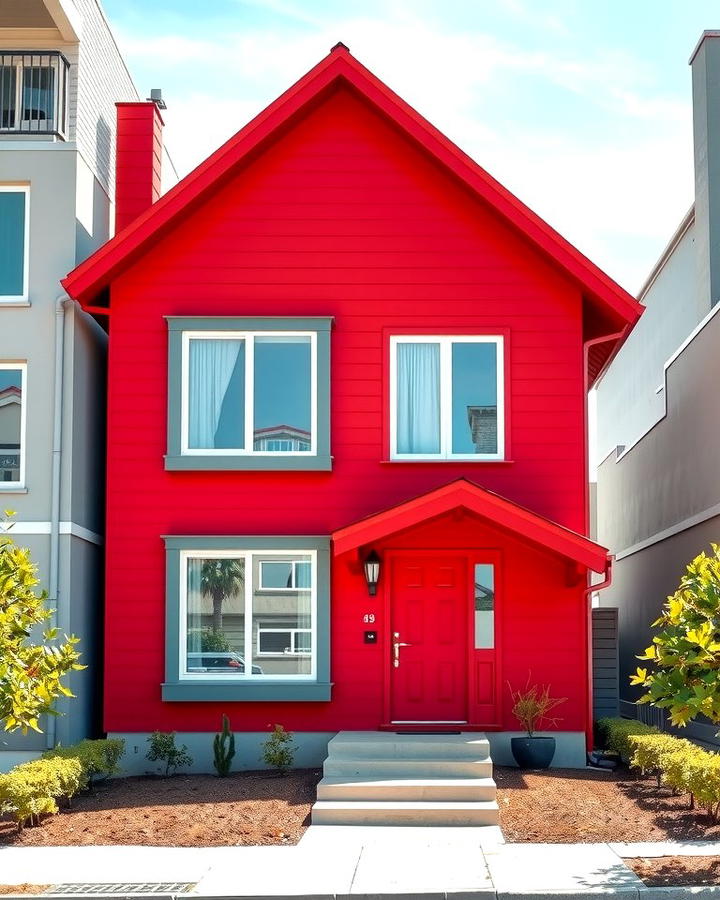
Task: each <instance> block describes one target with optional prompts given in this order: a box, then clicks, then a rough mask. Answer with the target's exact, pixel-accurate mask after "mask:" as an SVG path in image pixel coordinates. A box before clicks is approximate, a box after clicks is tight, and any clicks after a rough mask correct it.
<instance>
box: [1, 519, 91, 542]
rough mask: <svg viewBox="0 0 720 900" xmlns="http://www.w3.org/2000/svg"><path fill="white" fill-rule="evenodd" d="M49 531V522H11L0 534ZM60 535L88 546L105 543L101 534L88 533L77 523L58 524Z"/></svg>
mask: <svg viewBox="0 0 720 900" xmlns="http://www.w3.org/2000/svg"><path fill="white" fill-rule="evenodd" d="M51 530H52V523H51V522H12V521H11V522H10V523H9V525H8V527H6V528H0V534H9V535H10V537H12V536H13V535H14V534H22V535H29V534H50V532H51ZM60 534H70V535H72V536H73V537H76V538H80V540H82V541H87V542H88V543H90V544H97V545H98V546H102V545H103V543H104V542H105V539H104V537H103V536H102V535H101V534H98V533H97V532H95V531H90V529H89V528H85V527H84V526H82V525H78V524H77V522H60Z"/></svg>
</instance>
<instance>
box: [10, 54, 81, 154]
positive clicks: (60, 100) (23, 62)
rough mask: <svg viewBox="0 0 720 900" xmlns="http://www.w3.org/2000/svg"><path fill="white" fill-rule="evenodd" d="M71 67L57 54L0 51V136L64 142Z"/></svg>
mask: <svg viewBox="0 0 720 900" xmlns="http://www.w3.org/2000/svg"><path fill="white" fill-rule="evenodd" d="M69 69H70V63H69V62H68V61H67V59H65V57H64V56H63V55H62V53H60V52H59V51H57V50H51V51H36V52H28V51H24V50H3V51H0V135H3V134H30V135H35V134H37V135H40V134H49V135H54V136H56V137H59V138H61V139H62V140H66V138H67V88H68V70H69Z"/></svg>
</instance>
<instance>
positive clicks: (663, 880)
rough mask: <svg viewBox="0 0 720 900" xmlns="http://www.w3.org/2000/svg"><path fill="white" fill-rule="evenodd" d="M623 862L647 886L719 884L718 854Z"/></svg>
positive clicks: (663, 857)
mask: <svg viewBox="0 0 720 900" xmlns="http://www.w3.org/2000/svg"><path fill="white" fill-rule="evenodd" d="M625 863H627V865H628V866H630V868H631V869H632V870H633V872H634V873H635V874H636V875H637V877H638V878H640V879H641V880H642V881H644V882H645V884H646V885H647V886H648V887H673V886H675V885H679V884H682V885H697V886H699V885H705V884H720V856H661V857H659V858H657V859H645V858H642V859H626V860H625Z"/></svg>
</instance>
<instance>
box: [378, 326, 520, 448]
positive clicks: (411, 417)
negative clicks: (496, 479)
mask: <svg viewBox="0 0 720 900" xmlns="http://www.w3.org/2000/svg"><path fill="white" fill-rule="evenodd" d="M390 400H391V403H390V409H391V422H390V440H391V458H392V459H397V460H454V459H457V460H468V461H470V460H474V461H482V460H497V459H503V457H504V451H505V440H504V408H503V339H502V338H501V337H495V336H488V337H486V336H464V335H463V336H445V335H443V336H441V337H435V336H428V335H403V336H394V337H392V338H391V339H390Z"/></svg>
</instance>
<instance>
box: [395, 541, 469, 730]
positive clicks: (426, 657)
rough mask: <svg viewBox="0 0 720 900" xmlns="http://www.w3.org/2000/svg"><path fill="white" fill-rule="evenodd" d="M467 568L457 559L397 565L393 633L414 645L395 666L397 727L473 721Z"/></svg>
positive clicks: (414, 559)
mask: <svg viewBox="0 0 720 900" xmlns="http://www.w3.org/2000/svg"><path fill="white" fill-rule="evenodd" d="M466 566H467V562H466V560H464V559H462V558H457V559H455V558H452V557H426V558H424V559H419V558H418V557H396V558H395V559H394V560H393V562H392V576H391V597H390V603H391V609H392V614H391V622H392V632H393V635H394V634H395V633H396V632H397V633H398V635H399V638H397V640H399V641H400V642H402V643H406V644H408V645H409V646H401V647H400V648H399V651H398V653H399V656H398V662H399V665H398V666H395V664H394V662H392V663H391V669H390V672H391V676H390V677H391V691H390V693H391V718H392V720H393V721H394V722H464V721H466V719H467V690H466V682H467V625H468V596H469V595H468V591H467V575H466ZM392 640H396V639H395V638H394V637H392Z"/></svg>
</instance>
